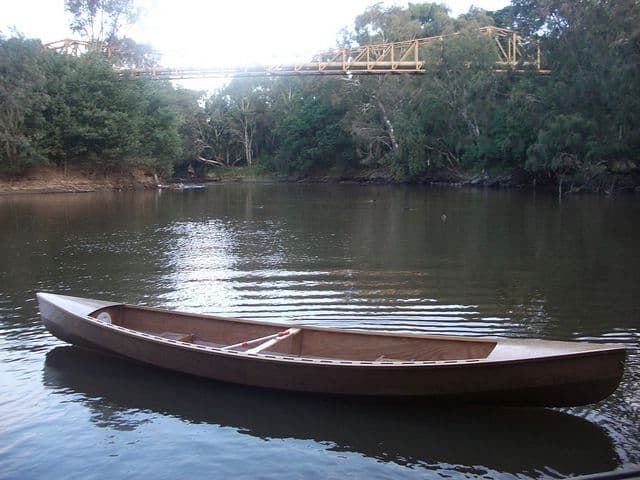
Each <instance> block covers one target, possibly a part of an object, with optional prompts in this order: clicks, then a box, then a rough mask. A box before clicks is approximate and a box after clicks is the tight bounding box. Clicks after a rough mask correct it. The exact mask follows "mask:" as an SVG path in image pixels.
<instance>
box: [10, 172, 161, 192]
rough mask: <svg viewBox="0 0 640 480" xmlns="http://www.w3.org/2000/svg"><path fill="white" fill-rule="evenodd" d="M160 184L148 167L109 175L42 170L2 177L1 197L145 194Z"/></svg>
mask: <svg viewBox="0 0 640 480" xmlns="http://www.w3.org/2000/svg"><path fill="white" fill-rule="evenodd" d="M158 183H159V180H158V178H157V176H156V175H155V174H154V173H153V172H152V171H151V170H150V169H147V168H145V167H135V168H132V169H131V170H130V171H127V172H109V173H102V172H101V173H91V172H86V171H83V170H80V169H69V170H67V171H66V172H65V171H64V170H63V169H61V168H56V167H39V168H33V169H29V170H27V171H26V172H25V173H24V174H23V175H21V176H19V177H9V176H0V194H8V193H63V192H99V191H117V190H145V189H151V188H156V187H157V185H158Z"/></svg>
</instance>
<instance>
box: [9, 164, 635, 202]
mask: <svg viewBox="0 0 640 480" xmlns="http://www.w3.org/2000/svg"><path fill="white" fill-rule="evenodd" d="M213 182H221V183H233V182H238V183H264V182H273V183H307V184H312V183H316V184H317V183H333V184H354V185H432V186H441V187H454V188H455V187H457V188H464V187H477V188H489V189H522V190H544V191H552V192H557V191H558V187H557V185H556V184H554V183H552V182H548V183H544V182H536V180H535V179H534V178H533V177H532V176H531V175H530V174H528V173H527V172H524V171H521V170H514V171H509V172H499V173H495V174H490V173H487V172H480V173H471V172H466V173H459V172H451V171H446V170H441V171H434V172H431V173H430V174H429V175H425V176H423V177H422V178H419V179H417V180H414V181H412V182H398V181H396V180H394V179H393V177H392V176H391V174H390V173H389V171H388V170H387V169H384V168H368V169H351V170H348V171H343V172H335V171H327V172H315V173H312V174H306V175H305V174H297V175H278V174H275V173H274V174H271V173H256V172H255V171H250V172H247V171H246V169H244V168H242V167H240V168H225V169H224V170H222V171H221V172H220V174H216V173H215V172H214V173H213V174H211V175H210V176H207V177H174V178H170V179H160V178H158V177H157V175H155V174H154V173H153V172H152V171H151V170H150V169H148V168H146V167H143V166H142V167H132V168H131V169H130V170H128V171H124V172H109V173H104V172H102V173H100V172H86V171H82V170H80V169H73V170H71V171H67V172H65V171H64V170H63V169H62V168H58V167H52V166H47V167H38V168H34V169H31V170H29V171H27V173H26V174H24V175H22V176H21V177H19V178H9V177H0V195H10V194H30V193H88V192H107V191H139V190H156V189H162V188H168V189H180V185H181V184H205V183H213ZM562 193H563V194H567V193H571V194H575V193H600V194H612V193H636V194H638V193H640V175H638V174H616V173H607V174H603V175H601V176H600V177H598V178H594V179H591V180H590V181H589V182H586V183H585V184H581V185H577V184H571V183H569V182H567V183H566V184H565V185H564V186H563V191H562Z"/></svg>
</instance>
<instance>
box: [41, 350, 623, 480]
mask: <svg viewBox="0 0 640 480" xmlns="http://www.w3.org/2000/svg"><path fill="white" fill-rule="evenodd" d="M43 381H44V384H45V386H46V387H48V388H50V389H53V390H55V391H56V393H60V394H70V395H78V394H79V395H80V399H79V401H80V402H82V403H83V404H85V405H86V406H87V407H88V408H89V409H90V410H91V413H92V416H91V419H92V421H94V422H95V423H96V424H97V425H98V426H101V427H107V428H113V429H128V430H132V429H136V428H138V427H139V426H140V425H141V422H148V421H149V420H148V418H146V419H145V420H141V416H140V415H137V414H138V413H141V412H145V413H148V412H152V413H157V414H159V415H167V416H171V417H174V418H178V419H180V420H181V421H184V422H188V423H206V424H213V425H220V426H225V427H232V428H235V429H237V431H238V432H239V433H243V434H248V435H252V436H254V437H258V438H262V439H274V438H275V439H289V438H291V439H300V440H313V441H316V442H319V443H322V444H323V445H324V446H326V445H327V443H329V444H332V445H331V447H329V448H330V449H331V450H334V451H340V452H356V453H360V454H362V455H365V456H367V457H371V458H375V459H378V460H380V461H384V462H395V463H398V464H403V465H424V466H426V467H427V468H429V469H438V466H439V465H443V464H448V465H452V464H453V465H468V466H474V467H478V466H484V467H486V468H489V469H492V470H495V471H499V472H506V473H511V474H522V473H525V474H526V473H529V474H533V473H534V472H540V471H545V470H546V471H552V472H554V473H555V474H558V475H579V474H587V473H592V472H594V471H604V470H614V469H616V468H617V467H618V466H619V465H620V460H619V458H618V456H617V455H616V453H615V451H614V448H613V445H612V442H611V440H610V439H609V437H608V435H607V434H606V433H605V432H604V431H603V430H602V429H600V428H599V427H598V426H597V425H594V424H593V423H591V422H589V421H587V420H584V419H582V418H579V417H575V416H573V415H569V414H567V413H563V412H560V411H555V410H549V409H508V408H495V407H469V406H466V407H455V408H443V407H424V406H419V405H417V404H414V405H412V404H402V405H401V406H399V405H395V404H393V403H380V402H359V401H358V402H356V401H354V400H353V399H349V398H336V397H322V396H320V397H319V396H317V395H313V396H311V395H304V394H292V393H285V392H278V391H270V390H260V389H255V388H250V387H242V386H237V385H232V384H225V383H218V382H215V381H210V380H203V379H200V378H197V377H188V376H184V375H180V374H176V373H173V372H170V371H166V370H161V369H156V368H154V367H148V366H145V365H140V364H135V363H132V362H130V361H126V360H121V359H119V358H115V357H110V356H105V355H102V354H100V353H97V352H93V351H89V350H84V349H81V348H78V347H73V346H71V347H57V348H55V349H53V350H52V351H50V352H49V353H48V354H47V357H46V362H45V368H44V379H43Z"/></svg>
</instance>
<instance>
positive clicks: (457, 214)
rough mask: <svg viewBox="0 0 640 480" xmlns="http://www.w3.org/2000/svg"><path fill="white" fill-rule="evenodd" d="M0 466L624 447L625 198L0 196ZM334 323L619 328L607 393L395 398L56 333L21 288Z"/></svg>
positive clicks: (583, 330) (629, 210) (407, 461)
mask: <svg viewBox="0 0 640 480" xmlns="http://www.w3.org/2000/svg"><path fill="white" fill-rule="evenodd" d="M0 248H1V253H0V478H3V479H4V478H8V479H22V478H64V479H75V478H82V479H88V478H105V477H113V478H125V477H136V478H140V477H142V478H147V477H150V478H167V479H173V478H191V477H196V476H198V477H207V478H235V479H253V478H269V479H271V478H277V479H280V478H295V479H315V478H318V479H344V478H363V479H378V478H379V479H386V478H394V479H395V478H398V479H402V478H421V479H422V478H453V479H456V478H476V477H482V478H503V479H507V478H529V477H533V478H565V477H569V476H573V475H578V474H588V473H595V472H601V471H609V470H614V469H619V468H627V467H629V466H631V465H633V464H638V463H640V425H639V424H640V386H639V383H638V382H639V380H640V356H639V354H638V348H639V344H640V201H639V200H638V198H637V197H614V198H604V197H596V196H593V197H592V196H585V197H570V198H565V199H563V200H562V201H559V200H558V198H557V197H555V196H547V195H542V194H535V193H531V192H527V193H523V192H500V191H483V190H479V191H473V190H455V189H434V188H424V187H392V186H380V187H378V186H366V187H363V186H355V185H270V184H223V185H213V186H210V187H208V188H206V189H198V190H196V189H194V190H184V191H161V192H138V193H100V194H58V195H20V196H3V197H0ZM38 291H49V292H58V293H66V294H71V295H75V296H82V297H90V298H100V299H110V300H115V301H124V302H127V303H134V304H143V305H152V306H159V307H167V308H172V309H181V310H187V311H192V312H207V313H216V314H223V315H228V316H236V317H243V318H254V319H264V320H280V321H284V322H290V323H294V324H295V323H299V324H310V325H311V324H312V325H324V326H332V327H347V328H360V329H362V328H365V329H380V330H393V331H419V332H428V333H434V334H464V335H472V336H498V337H527V338H543V339H554V340H556V339H557V340H575V341H592V342H615V343H622V344H625V345H627V347H628V349H629V357H628V359H627V367H626V372H625V376H624V379H623V382H622V384H621V386H620V388H619V389H618V390H617V391H616V393H615V394H614V395H613V396H611V397H610V398H609V399H607V400H605V401H603V402H601V403H599V404H596V405H592V406H589V407H580V408H569V409H505V408H488V407H483V408H479V407H461V406H420V405H411V406H402V407H399V406H393V405H380V404H375V403H361V402H357V401H354V400H352V399H336V398H318V397H314V396H303V395H295V394H287V393H279V392H273V391H264V390H258V389H252V388H246V387H239V386H233V385H227V384H221V383H217V382H213V381H208V380H202V379H198V378H193V377H185V376H181V375H178V374H175V373H171V372H166V371H162V370H157V369H154V368H150V367H146V366H143V365H138V364H133V363H129V362H126V361H123V360H120V359H114V358H110V357H105V356H102V355H100V354H97V353H93V352H91V351H85V350H82V349H79V348H76V347H70V346H67V345H65V344H64V343H63V342H61V341H59V340H57V339H55V338H54V337H52V336H51V335H49V334H48V333H47V332H46V330H45V329H44V327H43V326H42V325H41V323H40V320H39V317H38V310H37V305H36V302H35V293H36V292H38Z"/></svg>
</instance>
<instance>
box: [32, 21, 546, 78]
mask: <svg viewBox="0 0 640 480" xmlns="http://www.w3.org/2000/svg"><path fill="white" fill-rule="evenodd" d="M479 30H480V32H482V33H483V34H485V35H487V36H489V37H490V38H491V39H492V41H493V42H494V43H495V46H496V53H497V58H496V62H495V64H496V70H497V71H509V70H512V71H521V70H522V68H524V67H529V68H533V69H534V70H535V71H537V72H539V73H548V70H543V69H542V65H541V57H540V47H539V46H538V44H537V43H534V42H533V41H531V40H527V39H524V38H522V37H520V36H519V35H518V34H517V33H516V32H514V31H513V30H509V29H506V28H498V27H491V26H490V27H482V28H480V29H479ZM454 35H459V34H457V33H454V34H451V35H439V36H435V37H425V38H416V39H413V40H406V41H402V42H389V43H378V44H372V45H364V46H360V47H352V48H343V49H335V50H328V51H326V52H322V53H318V54H316V55H314V56H313V57H312V59H311V60H310V61H309V62H302V63H289V64H278V65H248V66H233V67H212V68H165V67H160V66H158V67H150V68H134V69H122V70H121V72H122V73H123V74H128V75H131V76H133V77H151V78H155V79H163V80H184V79H196V78H225V77H269V76H287V75H372V74H373V75H381V74H420V73H425V72H426V66H427V60H428V58H427V56H428V55H429V50H428V49H427V48H423V47H427V46H429V45H432V44H434V43H435V42H441V41H444V40H445V39H446V38H450V37H452V36H454ZM45 47H47V48H50V49H54V50H56V51H59V52H61V53H66V54H70V55H79V54H81V53H84V52H86V51H88V50H90V49H91V48H92V44H91V43H90V42H86V41H81V40H69V39H67V40H60V41H58V42H52V43H48V44H46V45H45ZM103 50H104V51H105V53H106V54H107V55H109V56H111V55H113V54H115V53H117V51H114V50H112V49H111V48H110V47H108V46H107V47H105V48H103Z"/></svg>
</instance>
